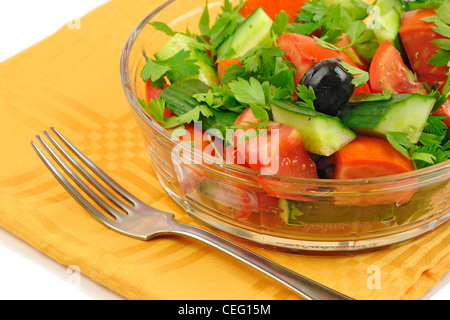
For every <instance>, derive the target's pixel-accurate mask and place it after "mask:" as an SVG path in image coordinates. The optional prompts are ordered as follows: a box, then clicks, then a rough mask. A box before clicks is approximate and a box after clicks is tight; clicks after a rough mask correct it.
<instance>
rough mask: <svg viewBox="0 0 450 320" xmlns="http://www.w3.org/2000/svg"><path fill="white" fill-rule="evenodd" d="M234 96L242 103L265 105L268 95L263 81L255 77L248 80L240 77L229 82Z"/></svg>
mask: <svg viewBox="0 0 450 320" xmlns="http://www.w3.org/2000/svg"><path fill="white" fill-rule="evenodd" d="M228 86H229V87H230V89H231V91H232V93H233V95H234V97H235V98H236V100H238V101H239V102H241V103H244V104H248V105H254V104H256V105H265V104H266V97H265V94H264V89H263V86H262V85H261V83H260V82H259V81H258V80H256V79H255V78H250V79H249V80H248V81H247V80H244V79H241V78H239V79H238V80H235V81H232V82H230V83H229V84H228Z"/></svg>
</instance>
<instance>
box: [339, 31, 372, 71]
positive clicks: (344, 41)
mask: <svg viewBox="0 0 450 320" xmlns="http://www.w3.org/2000/svg"><path fill="white" fill-rule="evenodd" d="M340 39H341V41H339V42H337V43H336V44H335V45H336V46H338V47H339V48H343V47H345V46H348V45H349V44H350V38H349V37H348V35H347V34H345V33H343V34H342V35H341V36H340ZM342 51H344V53H345V54H346V55H348V56H349V57H350V58H351V59H352V60H353V61H354V62H355V63H356V66H357V67H358V68H360V69H361V70H364V71H369V64H368V63H367V62H366V60H364V59H363V58H361V57H360V55H359V54H358V52H357V51H356V49H355V48H354V47H348V48H346V49H343V50H342Z"/></svg>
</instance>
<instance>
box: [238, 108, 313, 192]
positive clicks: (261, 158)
mask: <svg viewBox="0 0 450 320" xmlns="http://www.w3.org/2000/svg"><path fill="white" fill-rule="evenodd" d="M247 122H252V123H258V122H259V119H256V118H255V117H254V115H253V112H252V110H251V109H250V108H247V109H246V110H245V111H244V112H243V113H242V114H241V116H239V117H238V119H237V120H236V122H235V125H242V126H244V129H237V130H235V132H234V135H233V139H234V141H235V143H236V149H237V152H238V153H239V154H241V156H242V157H243V158H244V159H245V161H246V163H247V165H248V166H249V167H250V168H252V169H255V170H258V171H260V172H261V173H262V174H261V175H260V176H259V177H258V178H257V180H258V182H259V183H260V185H261V187H262V188H263V189H264V191H266V192H267V194H268V195H269V196H272V197H276V198H278V197H280V198H287V199H292V200H305V198H304V197H300V196H298V195H295V194H292V193H289V190H295V188H296V185H295V184H292V183H288V182H283V181H280V180H278V179H277V180H275V179H271V176H273V175H283V176H290V177H301V178H312V179H317V178H318V175H317V169H316V165H315V163H314V161H313V160H312V159H311V157H310V155H309V154H308V152H307V151H306V149H305V147H304V145H303V138H302V136H301V135H300V133H299V132H298V131H297V130H296V129H295V128H292V127H289V126H286V125H283V124H281V123H277V122H273V121H270V122H269V124H268V125H267V129H266V130H267V131H266V132H265V134H259V135H256V136H252V135H250V136H249V137H250V138H248V139H247V140H244V141H241V139H242V137H243V136H244V134H246V133H247V134H248V133H249V132H251V130H255V126H253V125H252V124H251V123H247ZM238 142H239V143H238ZM283 190H287V191H283Z"/></svg>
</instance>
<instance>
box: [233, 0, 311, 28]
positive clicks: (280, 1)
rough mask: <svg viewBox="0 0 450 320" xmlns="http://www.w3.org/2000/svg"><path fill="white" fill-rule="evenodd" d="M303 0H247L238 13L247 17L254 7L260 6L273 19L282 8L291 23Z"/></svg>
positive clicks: (304, 0)
mask: <svg viewBox="0 0 450 320" xmlns="http://www.w3.org/2000/svg"><path fill="white" fill-rule="evenodd" d="M305 2H306V0H297V1H295V0H277V1H273V0H247V1H246V2H245V4H244V5H243V6H242V8H241V10H240V11H239V13H240V14H241V15H242V16H244V18H247V17H248V16H249V15H251V14H252V12H253V11H255V9H256V8H258V7H261V8H262V9H263V10H264V12H265V13H267V15H268V16H269V17H270V18H272V20H273V21H275V17H276V16H277V15H278V14H279V13H280V11H281V10H284V12H286V13H287V14H288V15H289V22H290V23H292V22H294V19H295V15H296V14H297V13H299V9H300V8H301V7H302V6H303V4H304V3H305Z"/></svg>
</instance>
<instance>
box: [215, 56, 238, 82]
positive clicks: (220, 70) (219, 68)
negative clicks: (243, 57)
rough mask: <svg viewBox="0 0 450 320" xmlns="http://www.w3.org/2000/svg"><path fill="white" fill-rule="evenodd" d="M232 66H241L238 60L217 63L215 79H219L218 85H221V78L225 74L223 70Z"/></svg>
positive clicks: (225, 60)
mask: <svg viewBox="0 0 450 320" xmlns="http://www.w3.org/2000/svg"><path fill="white" fill-rule="evenodd" d="M233 64H237V65H238V66H242V64H241V62H240V61H239V58H232V59H224V60H220V61H219V62H217V77H218V78H219V82H220V83H222V79H223V76H224V75H225V73H226V71H225V69H226V68H228V67H230V66H231V65H233Z"/></svg>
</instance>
